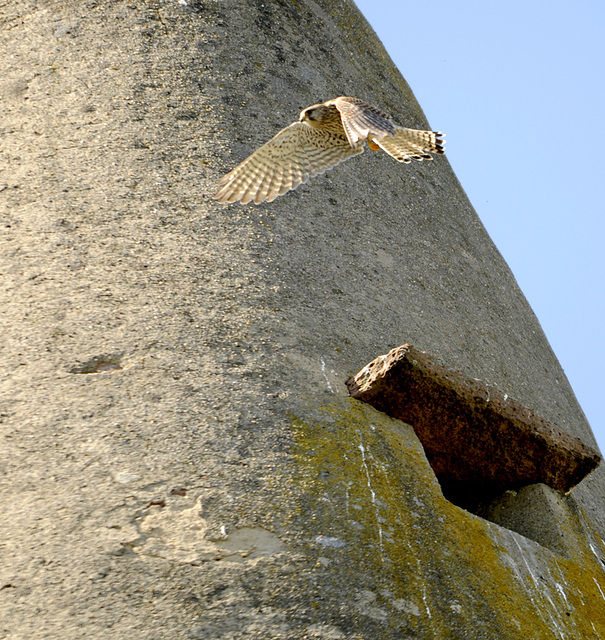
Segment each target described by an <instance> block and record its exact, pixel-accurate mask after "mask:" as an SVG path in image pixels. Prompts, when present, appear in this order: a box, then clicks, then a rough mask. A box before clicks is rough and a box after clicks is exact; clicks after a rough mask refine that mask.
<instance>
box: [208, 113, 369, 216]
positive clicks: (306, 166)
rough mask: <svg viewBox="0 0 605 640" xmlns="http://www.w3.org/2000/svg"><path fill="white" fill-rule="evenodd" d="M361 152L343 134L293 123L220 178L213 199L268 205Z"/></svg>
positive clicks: (222, 201)
mask: <svg viewBox="0 0 605 640" xmlns="http://www.w3.org/2000/svg"><path fill="white" fill-rule="evenodd" d="M362 151H363V148H361V147H360V148H357V149H353V148H352V147H351V145H350V144H349V142H348V140H347V138H346V137H345V136H344V135H342V136H339V135H338V134H335V133H331V132H325V131H321V130H317V129H313V128H311V127H309V126H308V125H306V124H304V123H302V122H294V123H292V124H291V125H290V126H288V127H286V128H285V129H282V130H281V131H280V132H279V133H278V134H277V135H275V136H274V137H273V138H272V139H271V140H269V142H267V143H266V144H264V145H263V146H262V147H260V149H258V150H257V151H255V152H254V153H253V154H252V155H251V156H249V157H248V158H246V160H244V161H243V162H242V163H241V164H239V165H238V166H237V167H235V169H233V170H232V171H230V172H229V173H228V174H227V175H225V176H223V177H222V178H221V179H220V180H219V181H218V183H217V186H218V187H220V188H219V190H218V191H217V192H216V193H215V194H214V196H213V198H215V199H216V200H218V201H219V202H221V203H225V202H237V201H238V200H241V202H242V204H246V203H248V202H250V201H254V203H255V204H259V203H260V202H263V201H265V200H266V201H267V202H271V201H273V200H275V198H277V196H280V195H283V194H284V193H286V192H287V191H289V190H290V189H295V188H296V187H297V186H298V185H299V184H301V183H303V182H306V181H307V180H308V179H309V178H312V177H313V176H315V175H317V174H318V173H322V172H323V171H327V170H328V169H330V168H332V167H333V166H334V165H336V164H338V163H339V162H342V161H343V160H346V159H347V158H350V157H352V156H354V155H356V154H358V153H361V152H362Z"/></svg>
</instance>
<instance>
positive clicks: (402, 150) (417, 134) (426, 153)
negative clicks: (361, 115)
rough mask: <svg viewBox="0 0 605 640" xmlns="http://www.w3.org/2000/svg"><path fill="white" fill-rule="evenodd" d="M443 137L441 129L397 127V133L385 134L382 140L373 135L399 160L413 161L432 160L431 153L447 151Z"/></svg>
mask: <svg viewBox="0 0 605 640" xmlns="http://www.w3.org/2000/svg"><path fill="white" fill-rule="evenodd" d="M443 138H444V134H443V133H441V131H421V130H419V129H403V128H400V127H397V132H396V133H395V135H392V136H385V137H384V138H382V139H380V140H379V139H378V138H374V137H372V138H371V140H372V142H375V143H376V144H377V145H379V146H380V147H381V148H382V149H383V150H384V151H386V152H387V153H388V154H389V155H390V156H392V157H393V158H395V160H397V161H398V162H411V161H412V160H432V159H433V156H431V155H430V154H431V153H437V154H443V153H445V149H444V145H445V142H444V140H443Z"/></svg>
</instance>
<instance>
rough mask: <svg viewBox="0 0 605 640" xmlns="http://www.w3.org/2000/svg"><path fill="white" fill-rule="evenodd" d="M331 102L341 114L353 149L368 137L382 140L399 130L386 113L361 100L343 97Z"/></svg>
mask: <svg viewBox="0 0 605 640" xmlns="http://www.w3.org/2000/svg"><path fill="white" fill-rule="evenodd" d="M331 102H332V103H333V104H334V106H335V107H336V108H337V109H338V111H339V112H340V119H341V120H342V126H343V128H344V130H345V133H346V134H347V138H348V139H349V142H350V144H351V146H352V147H357V146H360V145H361V144H362V142H363V140H365V139H366V138H367V137H368V136H371V137H376V138H378V139H381V138H384V137H385V136H392V135H394V134H395V132H396V130H397V128H396V126H395V125H394V124H393V121H392V120H391V118H390V117H389V116H388V115H387V114H386V113H384V112H382V111H380V109H376V107H373V106H372V105H370V104H368V103H367V102H364V101H363V100H360V99H359V98H349V97H346V96H341V97H340V98H336V99H335V100H332V101H331Z"/></svg>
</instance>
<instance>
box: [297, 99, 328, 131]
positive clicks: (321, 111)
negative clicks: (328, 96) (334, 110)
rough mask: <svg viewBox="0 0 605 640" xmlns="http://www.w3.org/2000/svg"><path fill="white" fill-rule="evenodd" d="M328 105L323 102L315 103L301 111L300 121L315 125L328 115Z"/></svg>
mask: <svg viewBox="0 0 605 640" xmlns="http://www.w3.org/2000/svg"><path fill="white" fill-rule="evenodd" d="M326 110H327V108H326V106H325V105H323V104H314V105H313V106H312V107H307V108H306V109H303V110H302V111H301V112H300V121H301V122H306V123H307V124H309V125H311V126H314V125H317V124H319V123H320V122H321V121H322V120H323V119H324V118H325V115H326Z"/></svg>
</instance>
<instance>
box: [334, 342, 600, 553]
mask: <svg viewBox="0 0 605 640" xmlns="http://www.w3.org/2000/svg"><path fill="white" fill-rule="evenodd" d="M346 384H347V387H348V388H349V393H350V394H351V396H353V397H354V398H358V399H359V400H363V401H364V402H367V403H368V404H370V405H372V406H373V407H374V408H375V409H378V410H379V411H383V412H384V413H387V414H388V415H390V416H392V417H393V418H398V419H400V420H402V421H403V422H406V423H407V424H409V425H411V426H412V427H413V428H414V431H415V432H416V435H417V436H418V438H419V440H420V442H421V443H422V446H423V447H424V451H425V453H426V457H427V459H428V461H429V463H430V465H431V467H432V468H433V471H434V472H435V475H436V476H437V479H438V481H439V484H440V486H441V490H442V492H443V495H444V496H445V498H446V499H447V500H449V501H450V502H452V503H453V504H455V505H457V506H459V507H462V508H463V509H466V510H467V511H470V512H472V513H475V514H476V515H479V516H482V517H484V518H486V519H488V520H491V521H492V522H495V523H497V524H501V525H502V526H505V527H507V528H509V529H511V530H513V531H517V532H518V533H521V534H522V535H525V536H526V537H528V538H532V539H533V540H536V541H537V542H540V543H541V544H544V546H547V547H550V548H553V549H554V548H555V547H556V548H557V549H559V548H562V547H561V544H560V543H559V542H558V540H559V537H560V536H561V535H562V534H561V531H560V527H559V526H558V525H557V526H553V528H551V529H549V528H548V526H546V525H545V526H542V527H541V529H540V530H539V527H540V525H544V522H546V519H548V518H549V519H548V522H551V523H552V522H555V521H556V522H562V521H563V520H565V517H567V516H564V515H563V514H565V513H568V512H569V509H568V506H567V505H566V500H568V499H567V498H565V495H564V494H567V493H569V491H571V489H572V488H573V487H574V486H576V485H577V484H578V483H579V482H580V481H581V480H582V479H583V478H584V477H585V476H586V475H588V474H589V473H590V472H591V471H592V470H593V469H595V468H596V467H597V465H598V464H599V462H600V460H601V456H600V455H599V454H598V453H597V452H596V451H594V450H593V449H591V448H589V447H587V446H586V445H584V444H583V443H582V442H581V441H580V440H579V439H578V438H575V437H573V436H571V435H569V434H567V433H565V432H563V431H561V430H560V429H558V428H556V427H555V426H553V425H551V424H550V423H548V422H547V421H546V420H544V419H543V418H541V417H540V416H538V415H536V414H535V413H534V412H533V411H532V410H531V409H529V408H528V407H525V406H523V405H522V404H521V403H519V402H517V401H516V400H514V399H512V398H510V397H509V396H508V395H506V394H503V393H501V392H500V391H499V390H498V389H496V388H494V387H490V386H488V385H486V384H484V383H483V382H481V381H480V380H478V379H476V378H473V379H469V378H465V377H464V376H462V375H461V374H460V373H458V372H456V371H452V370H449V369H446V368H444V367H442V366H441V365H438V364H436V363H435V362H434V361H433V360H432V359H431V358H430V356H429V355H428V354H426V353H424V352H423V351H419V350H417V349H415V348H414V347H412V346H411V345H409V344H405V345H402V346H401V347H398V348H396V349H393V350H392V351H390V352H389V353H388V354H386V355H383V356H379V357H378V358H376V359H375V360H373V361H372V362H370V363H369V364H368V365H367V366H366V367H364V368H363V369H362V370H361V371H360V372H359V373H358V374H357V375H356V376H354V377H353V378H351V379H350V380H347V383H346ZM538 505H541V506H540V508H541V509H543V511H544V512H545V513H546V512H548V513H550V514H551V516H548V518H547V516H544V518H539V517H536V509H537V508H538ZM569 517H571V516H569ZM537 521H541V522H539V523H538V522H537Z"/></svg>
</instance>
